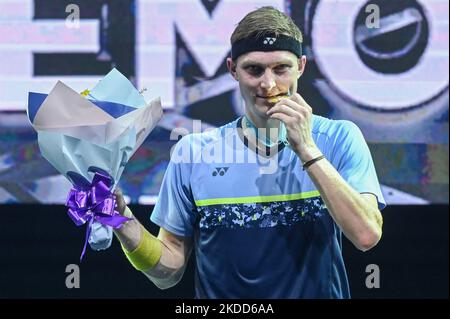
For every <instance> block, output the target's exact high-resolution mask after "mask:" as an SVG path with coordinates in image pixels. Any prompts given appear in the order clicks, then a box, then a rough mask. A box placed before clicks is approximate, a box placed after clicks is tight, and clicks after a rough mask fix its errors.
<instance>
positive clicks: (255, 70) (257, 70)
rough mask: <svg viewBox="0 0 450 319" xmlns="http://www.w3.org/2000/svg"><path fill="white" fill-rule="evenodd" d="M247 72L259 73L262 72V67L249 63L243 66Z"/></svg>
mask: <svg viewBox="0 0 450 319" xmlns="http://www.w3.org/2000/svg"><path fill="white" fill-rule="evenodd" d="M245 69H246V70H247V72H248V73H250V74H252V75H261V74H262V73H263V68H261V67H259V66H257V65H249V66H248V67H246V68H245Z"/></svg>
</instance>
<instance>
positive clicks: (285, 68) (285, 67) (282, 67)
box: [275, 64, 291, 73]
mask: <svg viewBox="0 0 450 319" xmlns="http://www.w3.org/2000/svg"><path fill="white" fill-rule="evenodd" d="M290 68H291V66H290V65H287V64H282V65H279V66H277V67H276V68H275V72H277V73H283V72H286V71H289V70H290Z"/></svg>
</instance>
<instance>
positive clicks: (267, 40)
mask: <svg viewBox="0 0 450 319" xmlns="http://www.w3.org/2000/svg"><path fill="white" fill-rule="evenodd" d="M275 41H277V38H266V39H265V40H264V42H263V43H264V44H270V45H272V44H274V43H275Z"/></svg>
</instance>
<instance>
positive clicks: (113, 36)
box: [0, 0, 449, 204]
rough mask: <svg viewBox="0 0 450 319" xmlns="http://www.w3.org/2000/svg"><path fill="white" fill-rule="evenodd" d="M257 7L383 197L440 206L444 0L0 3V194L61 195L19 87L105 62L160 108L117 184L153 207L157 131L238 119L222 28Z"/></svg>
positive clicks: (86, 74)
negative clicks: (343, 124)
mask: <svg viewBox="0 0 450 319" xmlns="http://www.w3.org/2000/svg"><path fill="white" fill-rule="evenodd" d="M263 5H272V6H274V7H277V8H278V9H281V10H283V11H284V12H286V13H288V14H289V15H291V16H292V18H293V19H294V21H295V23H296V24H297V25H298V26H299V27H300V29H301V30H302V31H303V33H304V51H305V54H306V56H307V60H308V62H307V65H306V71H305V73H304V75H303V76H302V77H301V78H300V81H299V93H300V94H301V95H302V96H303V97H304V99H305V100H306V101H307V102H308V103H309V104H310V105H311V106H312V107H313V111H314V113H315V114H319V115H322V116H325V117H329V118H333V119H348V120H351V121H353V122H355V123H356V124H357V125H358V126H359V127H360V128H361V130H362V131H363V134H364V136H365V138H366V140H367V142H368V144H369V147H370V149H371V152H372V156H373V158H374V162H375V166H376V168H377V172H378V177H379V180H380V183H381V184H382V189H383V193H384V194H385V197H386V200H387V202H388V204H429V203H448V200H449V197H448V166H449V165H448V106H449V102H448V97H449V94H448V82H449V71H448V69H449V56H448V52H449V51H448V49H449V38H448V27H449V26H448V23H449V13H448V9H449V8H448V7H449V3H448V0H427V1H415V0H396V1H387V0H386V1H373V0H371V1H359V0H346V1H324V0H321V1H312V0H311V1H308V0H305V1H294V0H292V1H282V0H278V1H269V0H265V1H262V0H261V1H256V0H247V1H233V0H184V1H179V0H178V1H177V0H134V1H133V0H115V1H100V0H98V1H97V0H85V1H81V0H80V1H75V0H69V1H64V0H60V1H50V0H34V1H32V0H2V1H0V96H1V98H0V203H63V202H64V201H65V199H66V196H67V193H68V190H69V188H70V186H71V185H70V183H69V182H68V181H67V180H66V179H65V178H64V177H63V176H61V175H59V174H58V173H57V172H56V171H55V170H54V169H53V167H52V166H51V165H50V164H49V163H48V162H47V161H46V160H45V159H43V158H42V157H41V155H40V152H39V148H38V145H37V141H36V133H35V132H34V131H33V129H32V128H31V125H30V124H29V122H28V119H27V116H26V113H25V109H26V105H27V95H28V92H29V91H33V92H41V93H48V92H49V91H50V90H51V89H52V87H53V86H54V85H55V84H56V82H57V81H58V80H61V81H63V82H64V83H66V84H67V85H68V86H70V87H71V88H73V89H75V90H77V91H79V92H81V91H83V90H84V89H86V88H90V87H93V86H94V85H95V84H96V83H97V81H98V80H99V79H100V78H102V76H103V75H105V74H106V73H108V72H109V70H110V69H111V68H113V67H116V68H117V69H119V70H120V71H121V72H122V73H123V74H125V75H126V76H127V77H128V78H129V79H130V80H131V81H132V82H133V83H134V84H135V85H136V87H137V88H138V89H142V88H146V89H147V91H146V95H148V96H149V97H152V98H154V97H157V96H160V97H161V99H162V103H163V106H164V108H165V113H164V115H163V118H162V120H161V121H160V123H159V125H158V127H157V128H156V129H155V130H154V131H153V132H152V133H151V135H150V136H149V137H148V138H147V140H146V141H145V143H144V144H143V145H142V146H141V147H140V148H139V149H138V150H137V152H136V153H135V155H134V156H133V157H132V159H131V160H130V162H129V163H128V165H127V167H126V168H125V171H124V174H123V176H122V179H121V181H120V186H121V188H122V189H123V190H124V193H125V194H126V195H127V196H128V197H129V199H130V201H131V202H132V203H140V204H152V203H154V202H155V200H156V198H157V195H158V192H159V187H160V183H161V180H162V177H163V174H164V171H165V168H166V166H167V163H168V160H169V153H170V149H171V147H172V146H173V145H174V143H175V142H176V140H173V139H170V133H171V131H172V130H173V129H174V128H176V127H184V128H188V130H191V129H192V126H193V120H196V119H199V120H201V121H202V128H208V127H215V126H219V125H222V124H225V123H228V122H230V121H232V120H234V119H235V118H236V117H238V116H240V115H242V114H243V105H242V100H241V97H240V93H239V90H238V87H237V82H236V81H234V80H233V79H232V78H231V76H229V75H228V73H227V69H226V63H225V62H226V58H227V56H229V52H230V45H229V37H230V35H231V33H232V31H233V29H234V28H235V26H236V24H237V22H238V21H239V20H240V19H241V18H242V17H243V16H244V15H245V14H246V13H248V12H249V11H251V10H253V9H255V8H257V7H260V6H263ZM74 6H75V7H76V10H78V11H79V18H80V20H79V21H77V20H76V19H75V20H74V19H73V13H74V12H75V11H74ZM369 26H370V27H369Z"/></svg>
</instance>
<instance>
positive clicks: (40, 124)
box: [27, 69, 162, 261]
mask: <svg viewBox="0 0 450 319" xmlns="http://www.w3.org/2000/svg"><path fill="white" fill-rule="evenodd" d="M27 114H28V118H29V120H30V122H31V125H32V126H33V128H34V129H35V130H36V131H37V135H38V144H39V148H40V151H41V153H42V156H43V157H44V158H45V159H47V160H48V161H49V162H50V164H52V165H53V166H54V167H55V168H56V170H58V172H60V173H61V174H63V175H64V176H66V177H67V178H68V179H69V181H70V182H71V183H72V185H73V188H72V189H71V190H70V191H69V195H68V199H67V202H66V206H68V207H69V210H68V215H69V217H70V218H71V219H72V220H73V221H74V222H75V224H76V225H77V226H81V225H84V224H88V226H87V230H86V239H85V243H84V247H83V251H82V253H81V258H80V261H81V259H82V258H83V256H84V253H85V250H86V245H87V242H89V244H90V246H91V247H92V248H93V249H95V250H100V249H106V248H108V247H109V246H110V245H111V241H112V236H113V235H112V228H119V227H120V226H121V225H122V224H123V223H124V222H126V221H127V220H128V218H126V217H123V216H121V215H120V214H119V213H118V212H117V211H115V209H114V208H115V198H114V195H113V190H114V188H115V187H116V185H117V183H118V181H119V179H120V176H121V175H122V172H123V170H124V169H125V166H126V164H127V162H128V160H129V159H130V157H131V156H132V155H133V154H134V152H135V151H136V150H137V149H138V148H139V146H140V145H141V144H142V142H143V141H144V140H145V138H146V137H147V136H148V134H149V133H150V132H151V131H152V130H153V128H154V127H155V126H156V124H157V123H158V121H159V120H160V119H161V116H162V107H161V101H160V99H159V98H157V99H154V100H152V101H151V102H150V103H147V102H146V101H145V99H144V97H143V95H142V94H140V92H139V91H138V90H137V89H136V88H135V87H134V86H133V84H132V83H131V82H130V81H129V80H128V79H127V78H126V77H125V76H124V75H122V74H121V73H120V72H119V71H118V70H116V69H113V70H112V71H111V72H109V73H108V74H107V75H106V76H105V77H104V78H103V79H102V80H101V81H100V82H99V83H98V84H97V85H96V86H95V87H94V88H93V89H91V90H85V91H84V92H82V93H81V94H79V93H78V92H75V91H74V90H72V89H71V88H69V87H68V86H66V85H65V84H64V83H62V82H60V81H58V82H57V83H56V85H55V86H54V87H53V89H52V90H51V92H50V93H49V94H48V95H47V94H41V93H34V92H30V93H29V95H28V108H27Z"/></svg>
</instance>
